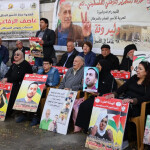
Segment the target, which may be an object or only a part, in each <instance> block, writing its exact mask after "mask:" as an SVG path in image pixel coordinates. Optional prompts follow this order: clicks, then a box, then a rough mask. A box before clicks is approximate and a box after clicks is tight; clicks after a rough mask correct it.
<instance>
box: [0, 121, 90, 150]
mask: <svg viewBox="0 0 150 150" xmlns="http://www.w3.org/2000/svg"><path fill="white" fill-rule="evenodd" d="M29 123H30V122H23V123H19V124H17V123H15V120H14V119H13V118H7V119H6V120H5V122H0V150H88V149H87V148H85V147H84V145H85V140H86V134H84V133H78V134H73V133H68V134H67V135H61V134H56V133H53V132H49V131H45V130H42V129H39V127H38V126H36V127H30V125H29Z"/></svg>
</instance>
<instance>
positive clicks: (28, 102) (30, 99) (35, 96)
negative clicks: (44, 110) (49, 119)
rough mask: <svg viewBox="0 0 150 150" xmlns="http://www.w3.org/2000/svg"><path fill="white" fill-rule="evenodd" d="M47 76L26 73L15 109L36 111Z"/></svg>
mask: <svg viewBox="0 0 150 150" xmlns="http://www.w3.org/2000/svg"><path fill="white" fill-rule="evenodd" d="M47 77H48V76H47V75H38V74H36V75H34V74H25V76H24V79H23V81H22V84H21V87H20V90H19V92H18V95H17V97H16V101H15V104H14V106H13V109H16V110H22V111H29V112H36V111H37V108H38V105H39V102H40V99H41V96H42V93H43V88H44V86H45V83H46V80H47Z"/></svg>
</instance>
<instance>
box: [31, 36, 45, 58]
mask: <svg viewBox="0 0 150 150" xmlns="http://www.w3.org/2000/svg"><path fill="white" fill-rule="evenodd" d="M41 40H42V39H41V38H39V37H30V38H29V44H30V52H31V55H32V56H34V57H43V46H42V44H40V41H41Z"/></svg>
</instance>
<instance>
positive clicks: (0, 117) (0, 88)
mask: <svg viewBox="0 0 150 150" xmlns="http://www.w3.org/2000/svg"><path fill="white" fill-rule="evenodd" d="M11 90H12V83H6V84H5V85H4V84H3V83H1V82H0V121H4V120H5V116H6V112H7V107H8V103H9V98H10V94H11Z"/></svg>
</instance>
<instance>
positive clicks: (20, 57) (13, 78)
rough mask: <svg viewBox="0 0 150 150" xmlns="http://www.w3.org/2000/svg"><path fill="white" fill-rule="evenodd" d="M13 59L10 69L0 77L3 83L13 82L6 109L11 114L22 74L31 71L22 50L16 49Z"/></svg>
mask: <svg viewBox="0 0 150 150" xmlns="http://www.w3.org/2000/svg"><path fill="white" fill-rule="evenodd" d="M14 60H15V62H14V63H13V64H12V65H11V66H10V69H9V70H8V72H7V73H6V75H5V77H4V78H3V79H2V83H3V84H5V83H6V82H10V83H13V88H12V92H11V96H10V100H9V104H8V109H7V115H11V114H12V107H13V105H14V102H15V99H16V96H17V94H18V91H19V88H20V85H21V82H22V80H23V78H24V75H25V74H26V73H32V67H31V66H30V64H29V63H28V62H27V61H26V60H24V54H23V52H22V51H20V50H17V51H16V52H15V54H14Z"/></svg>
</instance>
